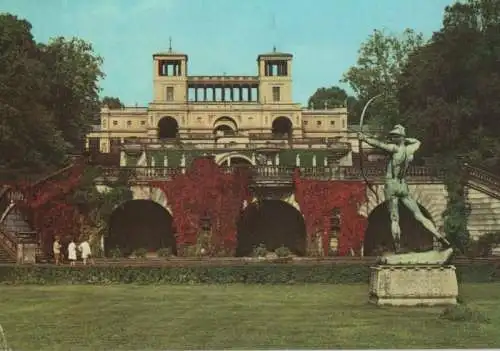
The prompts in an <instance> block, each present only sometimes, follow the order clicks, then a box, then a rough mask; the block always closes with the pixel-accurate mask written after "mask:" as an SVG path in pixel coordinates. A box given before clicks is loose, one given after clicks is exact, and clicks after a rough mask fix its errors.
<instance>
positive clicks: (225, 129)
mask: <svg viewBox="0 0 500 351" xmlns="http://www.w3.org/2000/svg"><path fill="white" fill-rule="evenodd" d="M237 130H238V125H237V124H236V121H235V120H234V119H232V118H231V117H221V118H218V119H217V120H216V121H215V122H214V126H213V133H214V134H215V135H216V136H232V135H235V134H236V132H237Z"/></svg>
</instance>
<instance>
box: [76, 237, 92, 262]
mask: <svg viewBox="0 0 500 351" xmlns="http://www.w3.org/2000/svg"><path fill="white" fill-rule="evenodd" d="M78 249H79V250H80V252H81V253H82V260H83V264H84V265H86V264H87V261H88V260H92V252H91V251H90V244H89V242H88V241H87V240H84V241H82V243H81V244H80V245H79V246H78Z"/></svg>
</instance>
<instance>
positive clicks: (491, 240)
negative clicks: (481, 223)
mask: <svg viewBox="0 0 500 351" xmlns="http://www.w3.org/2000/svg"><path fill="white" fill-rule="evenodd" d="M498 244H500V232H491V233H486V234H484V235H482V236H480V237H479V239H478V240H474V241H473V240H470V241H469V243H468V245H467V249H466V255H467V256H468V257H489V256H491V254H492V252H493V248H495V246H497V245H498Z"/></svg>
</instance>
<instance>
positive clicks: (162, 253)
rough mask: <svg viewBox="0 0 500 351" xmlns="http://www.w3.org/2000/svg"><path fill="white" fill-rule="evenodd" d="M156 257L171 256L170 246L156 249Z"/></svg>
mask: <svg viewBox="0 0 500 351" xmlns="http://www.w3.org/2000/svg"><path fill="white" fill-rule="evenodd" d="M156 254H157V255H158V257H169V256H172V249H171V248H170V247H162V248H161V249H159V250H158V251H156Z"/></svg>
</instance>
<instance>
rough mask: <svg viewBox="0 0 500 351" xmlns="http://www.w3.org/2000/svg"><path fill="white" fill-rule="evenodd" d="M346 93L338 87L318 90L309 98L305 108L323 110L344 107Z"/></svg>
mask: <svg viewBox="0 0 500 351" xmlns="http://www.w3.org/2000/svg"><path fill="white" fill-rule="evenodd" d="M346 102H347V93H346V92H345V90H344V89H342V88H339V87H335V86H333V87H330V88H319V89H318V90H316V92H315V93H314V94H313V95H312V96H311V97H310V98H309V101H308V102H307V106H308V107H309V108H316V109H323V108H326V107H330V108H332V107H335V106H345V105H346Z"/></svg>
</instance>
